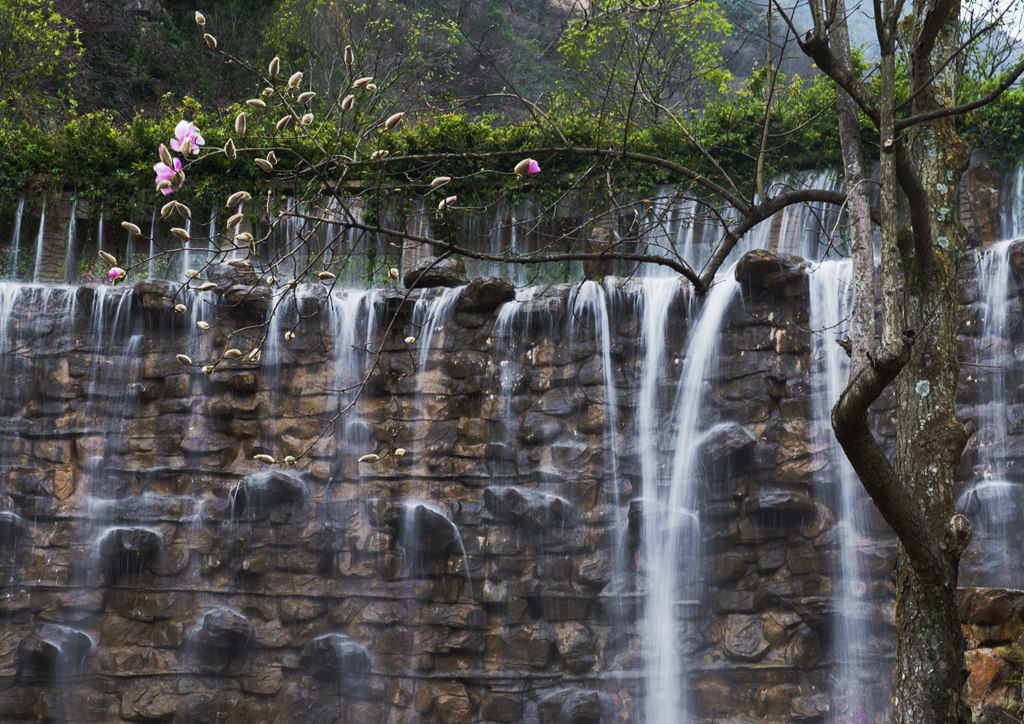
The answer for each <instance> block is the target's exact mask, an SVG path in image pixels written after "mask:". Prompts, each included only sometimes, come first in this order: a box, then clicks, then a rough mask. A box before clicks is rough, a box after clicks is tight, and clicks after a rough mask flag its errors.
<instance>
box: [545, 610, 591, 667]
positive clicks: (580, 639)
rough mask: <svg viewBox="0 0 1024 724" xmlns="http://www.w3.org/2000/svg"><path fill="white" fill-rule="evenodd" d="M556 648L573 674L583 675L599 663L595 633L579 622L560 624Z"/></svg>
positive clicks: (557, 628)
mask: <svg viewBox="0 0 1024 724" xmlns="http://www.w3.org/2000/svg"><path fill="white" fill-rule="evenodd" d="M555 631H556V634H555V647H556V648H557V649H558V654H559V656H561V657H562V661H563V662H564V663H565V668H566V669H567V670H568V671H570V672H572V673H573V674H583V673H586V672H587V671H590V670H591V669H593V668H594V665H595V664H596V663H597V637H596V636H594V633H593V631H591V630H590V629H589V628H587V627H586V626H584V625H583V624H582V623H578V622H566V623H560V624H557V625H556V626H555Z"/></svg>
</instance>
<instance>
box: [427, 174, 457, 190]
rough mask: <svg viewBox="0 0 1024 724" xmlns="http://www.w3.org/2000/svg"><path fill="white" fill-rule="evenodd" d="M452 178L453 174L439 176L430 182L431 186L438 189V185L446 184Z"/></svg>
mask: <svg viewBox="0 0 1024 724" xmlns="http://www.w3.org/2000/svg"><path fill="white" fill-rule="evenodd" d="M451 180H452V177H451V176H438V177H437V178H435V179H434V180H433V181H431V182H430V188H432V189H436V188H437V187H438V186H444V185H445V184H446V183H448V182H449V181H451Z"/></svg>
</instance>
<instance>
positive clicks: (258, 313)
mask: <svg viewBox="0 0 1024 724" xmlns="http://www.w3.org/2000/svg"><path fill="white" fill-rule="evenodd" d="M273 299H274V290H273V289H271V288H270V287H268V286H265V285H262V284H261V285H257V286H250V285H248V284H236V285H234V286H230V287H228V288H227V289H226V290H225V291H224V302H225V303H227V304H229V305H230V307H229V308H228V311H229V312H230V313H231V315H232V316H233V317H241V318H249V317H259V319H260V320H261V321H262V320H263V318H264V316H266V313H267V310H268V309H269V308H270V303H271V302H272V301H273Z"/></svg>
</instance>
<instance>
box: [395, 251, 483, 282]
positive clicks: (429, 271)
mask: <svg viewBox="0 0 1024 724" xmlns="http://www.w3.org/2000/svg"><path fill="white" fill-rule="evenodd" d="M402 281H403V283H404V284H405V288H406V289H426V288H429V287H460V286H462V285H463V284H468V283H469V277H468V276H466V265H465V264H463V263H462V262H461V261H458V260H457V259H452V258H451V257H448V258H445V259H438V258H437V257H428V258H427V259H424V260H423V261H421V262H420V263H419V264H417V265H416V266H414V267H413V268H412V269H410V270H409V271H407V272H406V273H405V278H404V279H403V280H402Z"/></svg>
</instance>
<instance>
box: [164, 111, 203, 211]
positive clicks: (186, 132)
mask: <svg viewBox="0 0 1024 724" xmlns="http://www.w3.org/2000/svg"><path fill="white" fill-rule="evenodd" d="M205 144H206V140H205V139H204V138H203V137H202V135H201V134H200V133H199V131H198V130H197V129H196V124H195V123H192V122H191V121H184V120H183V121H179V122H178V125H177V126H175V127H174V138H172V139H171V148H172V149H173V150H174V151H176V152H177V153H180V154H181V155H183V156H189V155H193V156H198V155H199V147H200V146H203V145H205ZM153 171H155V172H156V187H157V190H159V191H160V193H162V194H163V195H164V196H168V195H170V194H173V193H174V192H175V191H177V190H178V189H180V188H181V185H182V184H183V183H184V182H185V172H184V170H183V167H182V163H181V159H180V158H177V157H176V156H171V154H170V152H169V151H168V150H167V146H165V145H164V144H162V143H161V144H160V162H159V163H157V164H156V165H155V166H153Z"/></svg>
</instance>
